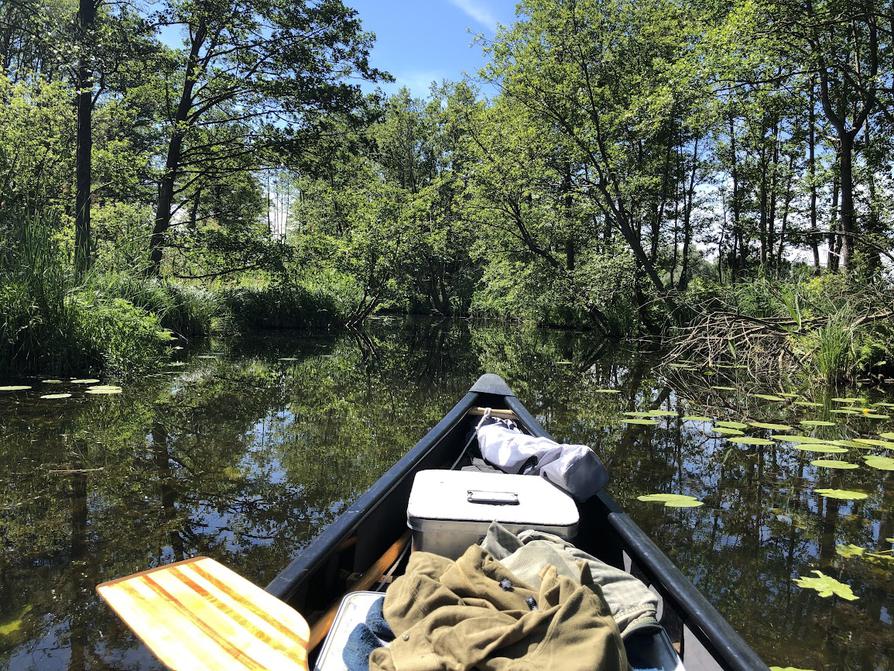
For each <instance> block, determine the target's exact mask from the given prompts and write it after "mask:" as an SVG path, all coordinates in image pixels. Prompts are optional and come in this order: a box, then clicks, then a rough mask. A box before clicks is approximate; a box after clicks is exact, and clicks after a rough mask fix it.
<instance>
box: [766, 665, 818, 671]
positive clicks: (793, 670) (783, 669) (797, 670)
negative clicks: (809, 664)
mask: <svg viewBox="0 0 894 671" xmlns="http://www.w3.org/2000/svg"><path fill="white" fill-rule="evenodd" d="M770 671H813V669H802V668H801V667H799V666H771V667H770Z"/></svg>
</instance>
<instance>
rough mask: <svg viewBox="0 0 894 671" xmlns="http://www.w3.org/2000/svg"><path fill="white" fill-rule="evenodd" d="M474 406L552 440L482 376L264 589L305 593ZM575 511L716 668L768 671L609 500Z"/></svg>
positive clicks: (597, 499) (603, 496) (495, 382)
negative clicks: (612, 545)
mask: <svg viewBox="0 0 894 671" xmlns="http://www.w3.org/2000/svg"><path fill="white" fill-rule="evenodd" d="M478 406H484V407H492V408H501V409H507V410H511V411H512V412H514V413H515V415H516V417H518V420H519V422H518V423H519V424H520V425H521V427H522V428H523V429H525V430H526V431H528V432H529V433H531V434H533V435H538V436H545V437H550V436H549V434H548V433H547V432H546V430H545V429H544V428H543V427H542V426H541V425H540V423H539V422H538V421H537V419H536V418H535V417H534V416H533V415H531V413H530V412H529V411H528V410H527V408H525V406H524V405H523V404H522V403H521V402H520V401H519V400H518V399H517V398H516V397H515V394H513V392H512V390H511V389H510V388H509V387H508V385H507V384H506V383H505V382H504V381H503V380H502V378H500V377H499V376H497V375H492V374H486V375H483V376H481V378H479V380H478V381H477V382H476V383H475V384H474V385H473V386H472V388H471V389H470V390H469V391H468V393H466V395H465V396H463V398H462V399H460V401H459V402H458V403H457V404H456V405H455V406H453V408H451V410H450V411H449V412H448V413H447V414H446V415H445V416H444V417H443V418H442V419H441V421H439V422H438V423H437V424H436V425H435V426H434V427H433V428H432V429H431V430H430V431H428V433H426V435H425V436H423V438H422V439H421V440H420V441H419V442H418V443H416V445H415V446H414V447H413V448H412V449H411V450H410V451H409V452H407V454H405V455H404V456H403V457H402V458H401V459H400V460H399V461H397V463H395V464H394V465H393V466H392V467H391V468H390V469H388V471H386V472H385V473H384V474H383V475H382V477H380V478H379V479H378V480H377V481H376V482H375V483H374V484H373V485H372V486H371V487H370V488H369V489H368V490H366V492H364V493H363V494H362V495H361V496H360V497H359V498H358V499H357V500H356V501H354V502H353V503H352V504H351V505H350V507H349V508H348V510H346V511H345V512H344V513H342V514H341V515H340V516H339V517H338V518H337V519H336V520H335V521H334V522H333V523H332V524H330V525H329V526H328V527H327V528H326V529H325V530H324V531H323V532H322V533H321V534H320V535H319V536H318V537H317V538H316V539H315V540H314V541H313V542H312V543H311V544H310V545H309V546H308V547H307V548H305V549H304V550H302V552H301V553H300V554H299V555H298V556H297V557H296V558H295V559H293V560H292V561H291V562H290V563H289V564H288V565H287V566H286V567H285V569H283V570H282V571H281V572H280V573H279V574H278V575H277V576H276V577H275V578H274V579H273V580H272V581H271V582H270V583H269V584H268V585H267V587H266V590H267V591H268V592H270V593H271V594H273V595H274V596H277V597H278V598H280V599H282V600H284V601H286V602H292V601H293V600H294V599H295V598H296V595H297V594H298V593H299V591H301V590H302V589H304V590H306V589H307V587H308V585H307V584H306V583H308V582H310V581H311V580H312V579H313V577H314V576H316V575H317V574H318V573H325V572H326V566H327V564H328V563H330V559H331V558H332V556H333V555H335V554H336V553H338V552H339V551H340V550H342V549H343V548H344V547H345V545H346V541H348V540H349V539H350V540H351V541H356V540H357V538H358V537H359V534H358V531H359V529H360V527H361V525H363V524H364V522H367V521H369V520H370V519H371V518H373V517H374V516H375V515H376V513H377V511H378V510H379V508H380V507H382V506H383V505H384V503H385V502H387V501H388V500H389V498H393V497H392V495H393V494H396V493H397V490H398V489H399V488H401V487H403V488H405V489H406V488H408V487H409V485H410V484H411V482H412V477H409V476H412V475H414V474H415V472H416V471H418V470H421V469H422V468H426V467H427V466H426V463H425V462H426V461H430V460H431V458H432V455H433V453H435V452H436V451H438V448H443V447H445V441H446V440H447V439H448V438H449V437H451V436H453V434H455V433H456V432H457V431H458V430H459V429H460V428H461V427H462V426H463V424H464V420H466V418H467V415H468V413H469V411H470V410H472V409H473V408H475V407H478ZM454 455H455V456H458V455H456V453H454ZM579 507H580V508H581V521H582V522H584V521H585V519H586V517H587V516H589V517H590V518H592V517H593V516H594V515H598V516H600V519H599V520H597V527H596V528H597V529H599V532H600V533H605V532H608V533H611V534H612V535H613V536H616V539H617V541H618V542H619V544H620V547H621V548H622V550H623V552H624V553H626V554H627V555H628V556H629V558H630V560H631V561H632V563H633V565H635V566H636V568H637V569H639V571H640V572H641V573H642V574H644V576H645V577H646V578H647V582H651V584H652V585H653V586H654V587H655V588H656V589H657V590H658V592H659V593H660V594H661V596H662V598H663V599H664V603H665V606H664V607H665V609H667V608H668V607H669V608H671V609H672V611H673V612H674V613H675V614H676V616H677V617H678V618H679V619H680V620H681V621H682V624H683V625H684V626H685V627H686V628H688V629H689V630H690V631H691V632H692V634H693V635H694V636H695V637H696V638H697V639H698V641H699V642H700V643H701V644H702V646H704V648H705V650H706V651H707V653H708V654H709V655H710V656H711V657H712V658H713V660H714V661H715V662H716V664H717V665H718V666H719V668H721V669H725V670H729V671H752V670H760V671H768V667H767V665H766V664H765V663H764V662H763V660H761V658H760V657H759V656H758V655H757V653H755V652H754V650H753V649H752V648H751V647H750V646H749V645H748V644H747V643H746V642H745V641H744V640H743V639H742V637H741V636H740V635H739V634H738V632H736V631H735V629H733V628H732V626H731V625H730V624H729V623H728V622H727V621H726V619H725V618H724V617H723V616H722V615H721V614H720V613H719V612H718V611H717V609H716V608H715V607H714V606H713V605H711V603H710V602H708V600H707V599H706V598H705V597H704V596H703V595H702V594H701V592H699V591H698V590H697V589H696V587H695V586H694V585H693V584H692V583H691V582H690V581H689V579H688V578H686V576H684V575H683V573H682V572H681V571H680V569H679V568H677V566H676V565H675V564H674V563H673V562H672V561H671V560H670V559H669V558H668V557H667V555H665V554H664V552H663V551H662V550H661V549H660V548H659V547H658V546H657V545H655V543H654V542H652V540H651V539H650V538H649V537H648V535H647V534H646V533H645V532H644V531H643V530H642V529H640V528H639V526H638V525H637V524H636V523H635V522H634V521H633V520H632V519H631V518H630V517H629V516H628V515H627V514H626V513H625V512H624V511H623V509H622V508H621V506H620V505H619V504H618V503H617V502H616V501H615V500H614V499H613V498H612V497H611V496H610V495H608V494H607V493H605V492H604V491H603V492H600V493H599V494H597V495H596V496H594V497H593V498H591V499H590V500H589V501H587V502H585V503H584V504H582V505H580V506H579ZM590 521H591V522H592V521H593V520H592V519H590ZM383 544H384V545H387V543H386V542H385V540H384V539H383V540H382V541H381V542H380V543H378V545H376V547H382V545H383ZM376 556H378V555H377V554H376ZM370 563H371V562H370ZM361 564H362V562H361ZM685 652H686V651H685V650H683V651H682V653H683V655H684V664H686V663H687V660H686V657H685Z"/></svg>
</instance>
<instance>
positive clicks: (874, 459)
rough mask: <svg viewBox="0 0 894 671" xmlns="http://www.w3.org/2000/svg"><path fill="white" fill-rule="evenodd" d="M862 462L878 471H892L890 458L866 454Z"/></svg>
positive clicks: (893, 460)
mask: <svg viewBox="0 0 894 671" xmlns="http://www.w3.org/2000/svg"><path fill="white" fill-rule="evenodd" d="M863 461H865V462H866V465H867V466H869V467H870V468H877V469H878V470H880V471H894V459H892V458H891V457H883V456H881V455H878V454H867V455H865V456H864V457H863Z"/></svg>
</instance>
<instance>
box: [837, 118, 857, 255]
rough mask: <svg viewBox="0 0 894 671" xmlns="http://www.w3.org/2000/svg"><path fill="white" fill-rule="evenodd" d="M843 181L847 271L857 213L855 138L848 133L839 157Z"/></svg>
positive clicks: (842, 242) (844, 250)
mask: <svg viewBox="0 0 894 671" xmlns="http://www.w3.org/2000/svg"><path fill="white" fill-rule="evenodd" d="M838 160H839V169H840V179H841V215H840V217H841V252H840V255H839V261H840V264H841V265H840V267H841V269H842V270H847V268H848V266H849V265H850V262H851V252H852V251H853V244H854V239H853V236H854V233H856V230H857V225H856V223H857V222H856V213H855V212H854V167H853V160H854V136H853V134H852V133H846V134H845V135H844V136H843V137H842V138H841V151H840V153H839V155H838Z"/></svg>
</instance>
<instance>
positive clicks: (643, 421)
mask: <svg viewBox="0 0 894 671" xmlns="http://www.w3.org/2000/svg"><path fill="white" fill-rule="evenodd" d="M621 422H622V423H623V424H636V425H637V426H658V422H656V421H655V420H654V419H622V420H621Z"/></svg>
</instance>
